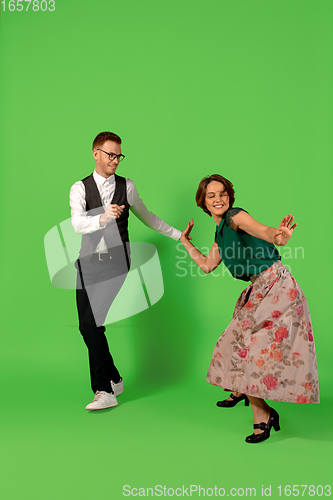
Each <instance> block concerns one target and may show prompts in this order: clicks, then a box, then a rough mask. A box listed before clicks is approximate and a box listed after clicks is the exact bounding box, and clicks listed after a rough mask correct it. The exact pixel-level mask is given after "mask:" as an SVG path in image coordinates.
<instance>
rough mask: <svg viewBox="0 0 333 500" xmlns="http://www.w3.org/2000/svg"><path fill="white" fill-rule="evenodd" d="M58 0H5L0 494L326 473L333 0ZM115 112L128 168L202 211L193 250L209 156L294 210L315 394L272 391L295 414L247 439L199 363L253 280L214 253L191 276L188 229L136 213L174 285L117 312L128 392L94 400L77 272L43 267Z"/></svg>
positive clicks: (173, 201) (74, 492) (244, 418)
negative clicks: (97, 405) (73, 281)
mask: <svg viewBox="0 0 333 500" xmlns="http://www.w3.org/2000/svg"><path fill="white" fill-rule="evenodd" d="M55 4H56V9H55V11H54V12H41V11H38V12H34V11H32V9H31V7H32V5H31V6H30V9H29V11H28V12H26V11H24V12H9V11H8V2H7V1H6V11H5V12H3V4H2V5H1V8H2V11H1V33H0V42H1V43H0V58H1V94H0V99H1V101H0V106H1V134H0V142H1V153H0V154H1V212H2V229H1V236H2V245H1V254H2V272H1V278H2V279H1V288H2V292H1V293H2V301H1V302H2V335H1V354H0V357H1V363H0V370H1V407H2V410H1V413H0V422H1V430H2V438H1V469H0V471H1V475H3V478H2V479H1V490H2V495H3V498H6V499H15V500H16V499H36V500H40V499H46V498H48V499H52V500H53V499H58V498H64V499H70V498H80V499H82V500H85V499H91V498H93V497H95V496H98V497H101V496H103V497H104V498H113V499H116V500H118V499H121V498H124V496H123V494H122V491H123V489H122V488H123V486H124V485H129V486H130V487H132V488H134V487H136V488H140V487H143V488H148V487H154V486H155V485H162V486H163V485H166V486H167V487H168V488H177V487H181V486H182V485H185V486H186V487H189V486H190V485H191V484H193V485H201V487H205V488H209V487H213V488H214V486H215V485H217V486H218V487H224V488H225V489H226V490H227V492H229V489H230V488H233V487H234V488H247V487H248V488H250V487H255V488H257V497H258V496H259V497H260V496H261V487H262V485H264V487H265V488H266V487H268V486H269V485H272V495H271V497H272V498H278V490H277V489H276V487H277V485H279V484H281V485H282V486H283V487H284V485H286V484H290V485H292V484H307V485H310V484H313V485H318V484H322V485H326V484H329V483H330V478H331V473H330V472H329V471H331V456H332V430H331V418H332V382H331V380H332V376H331V366H332V362H331V357H332V354H331V353H332V328H331V324H332V321H331V315H330V312H331V300H330V297H329V293H330V283H331V278H332V273H331V264H330V261H329V257H330V255H331V251H330V247H331V245H332V231H331V224H330V223H331V216H332V210H331V208H332V207H331V199H332V195H331V189H332V147H331V137H332V128H333V127H332V83H333V82H332V80H333V68H332V53H333V41H332V14H333V5H332V2H331V1H330V0H316V1H313V0H237V1H235V0H234V1H232V0H228V1H226V0H214V1H207V2H206V3H204V2H199V1H197V0H192V1H184V0H178V1H176V0H168V1H167V2H166V1H165V2H162V1H158V0H154V1H153V0H149V1H146V0H142V1H141V2H139V1H134V0H121V1H118V2H115V1H107V0H97V1H94V2H92V1H90V2H88V1H87V0H81V1H77V0H71V1H69V0H67V1H65V0H55ZM26 5H27V4H25V7H26ZM103 130H111V131H114V132H116V133H117V134H119V135H120V136H121V137H122V139H123V145H122V150H123V153H124V154H125V155H126V159H125V161H124V162H123V163H122V164H121V166H120V167H119V170H118V173H119V174H120V175H124V176H126V177H129V178H131V179H133V180H134V182H135V183H136V186H137V188H138V191H139V193H140V195H141V197H142V198H143V200H144V202H145V203H146V205H147V206H148V208H149V209H151V210H153V211H154V213H156V214H157V215H158V216H160V217H162V218H163V219H165V220H166V221H167V222H168V223H170V224H171V225H173V226H175V227H177V228H179V229H183V228H184V227H185V225H186V223H187V221H188V220H189V219H190V218H191V217H193V218H194V222H195V226H194V229H193V238H194V243H195V244H196V245H197V246H198V247H199V248H203V247H210V246H211V244H212V242H213V237H214V221H213V220H212V219H209V218H208V216H207V215H205V214H204V213H203V212H202V211H200V210H199V209H198V208H197V207H196V205H195V201H194V195H195V191H196V188H197V185H198V182H199V181H200V179H201V178H202V177H203V176H204V175H207V174H212V173H220V174H222V175H223V176H225V177H227V178H229V179H230V180H231V181H232V182H233V183H234V186H235V189H236V203H235V205H236V206H241V207H244V208H245V209H246V210H248V211H249V212H250V213H251V215H253V217H255V218H256V219H258V220H260V221H261V222H262V223H265V224H267V225H273V226H277V225H278V224H279V221H280V220H281V218H282V217H283V216H284V215H286V214H287V213H290V212H291V213H293V214H294V215H295V217H296V220H297V222H298V224H299V226H298V228H297V230H296V231H295V233H294V236H293V238H292V240H291V242H290V245H289V247H290V248H291V251H292V252H294V250H295V248H296V247H303V248H304V258H301V257H300V253H299V254H298V258H293V259H285V260H284V263H285V264H287V265H289V266H290V268H291V270H292V273H293V274H294V275H295V277H296V279H297V281H298V282H299V283H300V285H301V287H302V289H303V291H304V292H305V294H306V296H307V298H308V302H309V306H310V310H311V315H312V320H313V324H314V334H315V341H316V348H317V354H318V363H319V375H320V389H321V404H320V405H296V404H295V405H293V404H283V403H274V407H275V408H276V409H277V410H278V411H279V412H280V414H281V429H282V430H281V432H279V433H277V434H276V433H275V432H274V431H273V433H272V436H271V438H270V439H269V440H268V441H267V442H265V443H263V444H261V445H258V446H251V445H248V444H246V443H245V442H244V438H245V436H246V435H248V434H250V433H251V432H252V413H251V410H250V409H249V408H245V407H244V406H241V407H240V405H238V406H237V407H235V408H234V409H231V410H224V409H219V408H217V407H216V406H215V402H216V400H217V399H222V398H223V396H224V393H223V392H222V391H221V390H220V389H218V388H216V387H213V386H210V385H208V384H207V383H206V382H205V376H206V372H207V369H208V364H209V361H210V356H211V353H212V350H213V347H214V344H215V342H216V340H217V338H218V337H219V336H220V334H221V333H222V331H223V330H224V328H225V327H226V325H227V324H228V323H229V321H230V319H231V315H232V311H233V307H234V304H235V302H236V299H237V297H238V295H239V293H240V291H241V290H242V289H243V288H244V286H245V285H246V284H245V283H242V282H236V281H234V280H233V279H232V278H231V277H230V276H227V275H226V274H225V275H224V276H222V274H223V272H222V271H223V269H222V267H221V268H219V269H218V270H217V271H216V274H219V273H220V275H219V277H217V276H212V275H210V276H204V277H202V276H199V275H198V273H197V270H196V269H194V268H193V270H192V275H191V273H190V271H191V268H190V267H189V266H190V262H189V260H188V259H187V258H185V259H182V256H183V255H184V254H183V252H182V251H181V249H180V247H177V243H176V242H174V241H173V240H171V239H167V238H164V237H163V236H160V235H158V234H157V233H155V232H153V231H151V230H150V229H148V228H147V227H145V226H144V225H143V224H141V223H140V222H139V221H138V220H137V219H136V218H135V217H134V216H132V217H131V220H130V234H131V239H132V240H133V241H146V242H149V243H153V244H154V245H155V246H156V247H157V249H158V252H159V256H160V261H161V266H162V270H163V277H164V286H165V293H164V296H163V298H162V299H161V300H160V301H159V302H158V303H157V304H156V305H155V306H153V307H152V308H151V309H148V310H146V311H144V312H142V313H140V314H138V315H136V316H134V317H132V318H129V319H126V320H124V321H121V322H119V323H117V324H114V325H110V327H109V328H108V338H109V342H110V346H111V350H112V353H113V354H114V357H115V359H116V360H117V365H118V367H119V369H120V370H121V373H122V375H123V377H124V380H125V393H124V394H123V395H121V396H119V398H118V401H119V406H118V407H117V408H114V409H111V410H105V411H101V412H96V413H89V412H86V411H85V409H84V407H85V405H86V404H87V403H88V402H89V401H90V400H91V399H92V396H91V391H90V387H89V377H88V364H87V355H86V350H85V346H84V344H83V342H82V340H81V337H80V335H79V332H78V329H77V318H76V308H75V298H74V291H72V290H61V289H56V288H54V287H52V285H51V283H50V280H49V276H48V271H47V266H46V261H45V256H44V247H43V239H44V235H45V234H46V233H47V231H49V230H50V229H51V228H52V227H53V226H55V225H56V224H58V223H59V222H61V221H62V220H64V219H67V218H68V217H69V213H70V212H69V204H68V193H69V188H70V186H71V185H72V184H73V183H74V182H75V181H77V180H79V179H81V178H83V177H84V176H86V175H88V174H89V173H91V171H92V170H93V168H94V162H93V158H92V155H91V143H92V140H93V138H94V137H95V135H96V134H97V133H98V132H100V131H103ZM282 254H283V251H282ZM181 260H185V263H184V262H183V263H182V264H181V266H182V268H183V269H186V276H182V277H181V276H177V274H181V275H183V274H185V272H184V271H180V269H179V268H177V267H176V265H177V262H179V261H181ZM201 496H202V495H201ZM282 496H284V495H282ZM305 496H306V497H307V494H306V495H305ZM193 497H195V498H197V497H198V496H197V495H196V496H195V495H193ZM129 498H132V497H129Z"/></svg>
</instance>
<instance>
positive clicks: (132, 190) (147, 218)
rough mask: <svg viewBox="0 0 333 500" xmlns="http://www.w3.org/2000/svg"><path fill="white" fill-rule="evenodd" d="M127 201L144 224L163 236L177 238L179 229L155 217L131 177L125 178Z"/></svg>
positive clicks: (179, 232) (179, 233)
mask: <svg viewBox="0 0 333 500" xmlns="http://www.w3.org/2000/svg"><path fill="white" fill-rule="evenodd" d="M126 183H127V195H128V202H129V204H130V205H131V206H130V210H131V212H133V214H134V215H135V216H136V217H137V218H138V219H139V220H140V221H141V222H143V223H144V224H145V225H146V226H148V227H150V228H151V229H154V230H155V231H157V232H158V233H161V234H163V235H164V236H169V237H170V238H172V239H173V240H179V238H180V235H181V231H179V230H178V229H176V228H174V227H172V226H169V224H167V223H166V222H165V221H164V220H162V219H160V218H159V217H157V216H156V215H155V214H153V212H150V211H149V210H148V209H147V207H146V205H145V204H144V203H143V201H142V200H141V198H140V196H139V193H138V190H137V189H136V187H135V184H134V182H133V181H132V180H131V179H126Z"/></svg>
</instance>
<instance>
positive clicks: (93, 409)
mask: <svg viewBox="0 0 333 500" xmlns="http://www.w3.org/2000/svg"><path fill="white" fill-rule="evenodd" d="M117 405H118V402H117V403H116V404H115V405H110V406H103V408H87V407H86V410H88V411H97V410H107V409H108V408H113V407H114V406H117Z"/></svg>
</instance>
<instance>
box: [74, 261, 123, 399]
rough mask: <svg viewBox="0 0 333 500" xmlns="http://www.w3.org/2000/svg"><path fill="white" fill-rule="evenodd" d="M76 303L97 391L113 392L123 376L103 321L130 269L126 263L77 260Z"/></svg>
mask: <svg viewBox="0 0 333 500" xmlns="http://www.w3.org/2000/svg"><path fill="white" fill-rule="evenodd" d="M75 266H76V268H77V269H78V273H77V287H76V304H77V310H78V315H79V329H80V332H81V335H82V337H83V339H84V342H85V344H86V346H87V348H88V354H89V366H90V378H91V388H92V390H93V392H96V391H106V392H112V389H111V384H110V381H111V380H113V382H115V383H117V382H119V380H120V375H119V372H118V370H117V368H116V366H115V364H114V362H113V358H112V356H111V353H110V351H109V346H108V342H107V339H106V336H105V333H104V332H105V327H104V326H103V323H104V322H105V318H106V316H107V313H108V311H109V309H110V307H111V304H112V302H113V301H114V299H115V298H116V296H117V294H118V292H119V290H120V289H121V287H122V285H123V283H124V281H125V278H126V276H127V273H128V268H127V265H126V263H120V262H118V261H116V260H114V259H109V260H102V261H101V260H98V254H95V255H94V256H93V257H92V258H91V260H90V261H87V260H85V259H80V260H77V261H76V263H75Z"/></svg>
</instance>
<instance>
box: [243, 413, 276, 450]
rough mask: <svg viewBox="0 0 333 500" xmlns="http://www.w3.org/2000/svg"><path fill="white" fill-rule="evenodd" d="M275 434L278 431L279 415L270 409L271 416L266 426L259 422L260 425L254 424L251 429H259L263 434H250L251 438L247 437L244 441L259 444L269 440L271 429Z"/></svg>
mask: <svg viewBox="0 0 333 500" xmlns="http://www.w3.org/2000/svg"><path fill="white" fill-rule="evenodd" d="M272 427H273V429H274V430H275V431H276V432H277V431H279V430H280V424H279V414H278V412H277V411H275V410H274V408H271V414H270V416H269V419H268V422H267V424H266V423H265V422H260V424H254V425H253V429H261V430H262V431H264V432H261V433H260V434H251V436H247V438H245V441H246V442H247V443H261V442H262V441H266V439H268V438H269V436H270V432H271V428H272Z"/></svg>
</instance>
